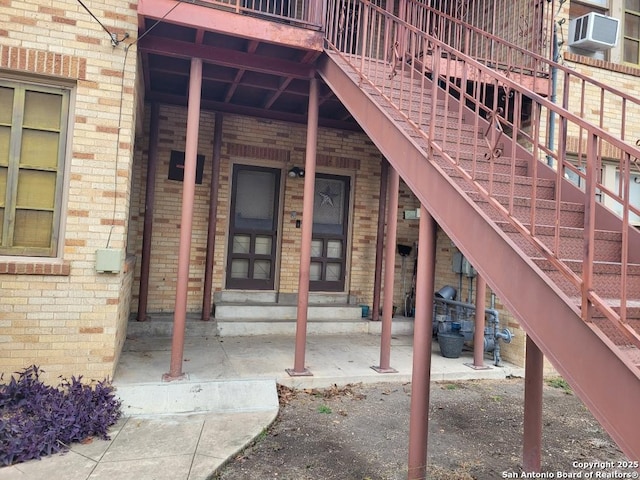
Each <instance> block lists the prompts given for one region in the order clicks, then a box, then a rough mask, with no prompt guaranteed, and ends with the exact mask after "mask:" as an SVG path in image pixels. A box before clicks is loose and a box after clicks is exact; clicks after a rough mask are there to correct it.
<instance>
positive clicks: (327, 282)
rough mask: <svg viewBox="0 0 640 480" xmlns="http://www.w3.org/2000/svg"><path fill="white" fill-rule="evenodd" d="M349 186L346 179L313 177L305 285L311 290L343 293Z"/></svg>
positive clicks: (319, 175) (330, 176)
mask: <svg viewBox="0 0 640 480" xmlns="http://www.w3.org/2000/svg"><path fill="white" fill-rule="evenodd" d="M349 185H350V178H349V177H342V176H336V175H322V174H318V175H317V176H316V183H315V198H314V203H313V234H312V240H311V270H310V282H309V289H310V290H312V291H316V292H317V291H327V292H342V291H344V280H345V271H346V258H347V257H346V255H347V232H348V225H349V223H348V221H349Z"/></svg>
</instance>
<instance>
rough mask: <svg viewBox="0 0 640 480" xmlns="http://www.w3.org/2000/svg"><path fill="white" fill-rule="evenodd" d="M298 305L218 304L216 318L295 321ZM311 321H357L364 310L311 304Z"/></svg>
mask: <svg viewBox="0 0 640 480" xmlns="http://www.w3.org/2000/svg"><path fill="white" fill-rule="evenodd" d="M297 312H298V307H297V305H284V304H281V303H272V304H266V303H265V304H249V303H231V302H220V303H216V308H215V318H216V320H218V321H222V320H234V319H242V320H276V321H277V320H295V319H296V318H297ZM307 318H308V319H309V320H331V321H337V320H347V321H356V320H360V319H361V318H362V309H361V307H360V306H359V305H347V304H343V305H338V304H336V305H313V304H310V305H309V308H308V312H307Z"/></svg>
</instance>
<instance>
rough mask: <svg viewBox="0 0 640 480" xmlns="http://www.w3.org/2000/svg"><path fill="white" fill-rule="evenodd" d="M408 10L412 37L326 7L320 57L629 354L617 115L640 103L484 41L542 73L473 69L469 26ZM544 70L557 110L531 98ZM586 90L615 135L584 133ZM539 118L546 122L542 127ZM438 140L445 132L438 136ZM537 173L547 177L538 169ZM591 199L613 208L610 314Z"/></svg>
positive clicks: (379, 20) (364, 5)
mask: <svg viewBox="0 0 640 480" xmlns="http://www.w3.org/2000/svg"><path fill="white" fill-rule="evenodd" d="M412 4H414V5H415V4H416V2H412ZM418 5H420V7H421V8H423V9H424V10H423V11H422V13H420V14H419V15H414V16H413V17H412V19H413V20H414V22H413V23H416V22H415V20H416V19H419V23H420V24H419V25H417V26H416V25H414V24H411V23H409V22H408V21H404V20H402V19H400V18H398V17H397V16H395V15H394V14H392V13H391V12H389V11H387V10H385V9H383V8H381V7H379V6H377V5H375V4H373V3H371V2H370V1H369V0H330V1H329V5H328V10H327V24H326V47H327V49H328V51H329V52H333V54H337V55H339V56H340V57H341V58H342V60H343V61H345V62H347V63H348V64H349V65H350V66H351V68H352V69H353V70H354V72H356V73H357V75H358V78H359V79H360V82H361V83H362V84H363V85H364V84H365V83H366V84H368V85H369V86H370V88H373V89H374V90H375V91H376V92H377V93H378V94H379V95H381V96H382V97H383V98H384V100H385V101H386V102H387V103H388V104H389V105H390V106H391V107H392V108H393V109H394V110H395V111H396V113H398V114H400V115H401V116H402V118H404V120H405V121H406V122H407V123H408V124H410V125H411V126H412V127H413V129H414V130H415V131H416V132H417V133H418V134H419V135H421V136H422V138H423V139H424V140H425V141H426V142H427V145H428V147H429V148H428V152H427V153H428V157H429V160H430V161H442V160H445V161H446V162H447V163H448V165H449V166H451V167H455V168H456V169H457V171H458V173H459V174H461V175H463V176H464V177H465V178H467V179H468V180H469V181H472V182H473V183H474V184H475V185H476V188H477V190H478V191H479V192H480V193H481V195H482V198H483V199H484V200H486V201H487V202H489V203H490V204H491V205H493V206H494V207H496V208H497V209H498V210H499V211H501V212H502V214H503V216H504V218H505V219H506V220H507V221H509V222H510V223H511V224H512V225H513V226H514V227H515V228H516V229H517V230H518V231H520V232H521V233H522V234H524V236H525V237H526V238H528V239H529V240H530V241H531V242H532V244H533V246H534V247H535V248H536V249H537V251H538V252H539V253H540V255H541V256H542V258H545V259H547V260H548V261H549V262H550V263H551V264H552V265H553V267H554V268H555V269H556V270H557V271H558V272H560V273H561V274H562V275H563V276H564V278H566V279H567V280H569V281H570V282H571V283H572V284H573V285H574V286H575V287H576V288H577V289H578V290H579V295H580V297H581V311H582V318H583V319H584V320H585V321H591V320H592V318H593V314H594V310H595V311H598V312H600V313H601V315H603V316H604V317H606V318H608V319H609V321H611V322H612V323H613V324H614V325H615V326H616V327H618V328H619V329H620V330H621V331H622V332H623V333H625V335H626V337H627V339H628V341H629V342H630V344H635V345H636V346H640V336H639V335H638V334H637V333H636V332H635V331H634V330H633V329H631V328H629V327H628V325H627V324H626V314H627V272H628V269H629V265H630V263H631V261H630V260H635V261H639V260H640V259H638V258H632V259H630V258H629V252H628V245H629V236H630V235H631V234H633V233H635V232H632V229H631V228H630V224H629V217H630V214H632V213H633V214H636V215H640V210H639V209H638V208H637V207H636V206H634V205H631V204H630V203H629V174H628V173H629V169H630V164H631V163H632V160H633V159H635V158H640V150H639V149H638V148H637V147H636V146H635V145H633V144H630V143H629V142H627V141H625V138H624V137H625V135H624V134H625V127H626V124H625V120H624V118H625V114H629V113H630V110H631V109H632V108H631V107H633V108H635V107H636V106H637V107H638V109H639V111H640V101H639V100H638V99H635V98H633V97H631V96H629V95H627V94H625V93H623V92H619V91H617V90H615V89H612V88H610V87H608V86H606V85H603V84H600V83H598V82H595V81H592V80H591V79H588V78H585V77H584V76H583V75H581V74H579V73H577V72H574V71H572V70H570V69H568V68H566V67H564V66H562V65H559V64H557V63H556V62H553V61H551V60H547V59H545V58H544V57H542V56H540V55H537V54H529V53H528V52H526V50H524V49H522V48H520V47H517V46H515V45H514V46H511V45H509V44H508V42H506V41H505V40H502V39H499V38H497V37H496V36H492V35H485V38H489V39H490V40H492V41H494V42H495V43H499V44H500V45H505V46H509V48H512V50H513V51H517V52H518V55H527V54H528V55H529V57H527V58H529V59H530V60H531V65H542V66H545V67H544V68H542V67H540V68H538V67H536V68H534V69H533V70H532V69H528V70H527V69H520V70H516V69H512V68H506V69H499V68H494V67H495V65H497V64H499V63H500V62H498V61H497V60H498V59H494V60H496V61H490V60H491V59H490V58H489V59H487V58H482V59H481V61H480V60H478V59H476V58H473V57H472V56H470V55H468V54H467V53H465V51H468V52H471V49H470V45H471V33H473V34H474V35H476V34H477V35H482V32H481V31H480V30H479V29H478V28H477V27H474V26H472V25H468V24H466V23H464V22H462V21H460V20H458V19H453V17H451V16H450V15H448V14H447V13H442V12H439V11H437V10H436V9H433V8H430V7H429V6H428V5H425V4H418ZM400 13H402V12H400ZM443 31H447V32H448V33H447V34H446V36H445V37H444V39H443V38H440V37H442V32H443ZM452 39H454V40H452ZM445 40H446V41H445ZM451 44H453V46H452V45H451ZM455 47H460V48H461V49H457V48H455ZM488 60H489V61H488ZM525 63H526V62H525ZM552 69H557V71H559V72H562V73H563V74H564V78H563V79H562V86H563V91H562V101H561V103H560V104H557V103H554V102H552V101H551V100H550V99H549V98H547V95H546V94H548V92H549V91H550V89H547V88H540V87H541V86H542V84H541V83H539V79H540V78H544V82H545V85H546V84H548V82H550V81H551V80H550V79H551V77H550V76H549V75H547V76H546V77H545V75H541V74H540V75H538V74H535V73H536V72H551V70H552ZM527 73H528V75H527ZM532 73H533V75H532ZM573 78H575V79H578V80H579V86H580V89H579V91H578V94H577V96H578V97H579V98H580V101H579V102H577V105H575V106H573V108H572V109H571V110H570V109H569V103H570V102H569V97H570V95H571V92H572V90H571V87H572V85H573V84H574V83H573ZM593 88H595V89H598V91H599V92H600V93H599V95H598V101H599V104H600V106H601V107H602V106H604V105H605V103H606V102H605V99H606V100H607V101H609V100H608V99H609V98H611V99H614V100H615V101H617V102H618V103H619V104H620V105H622V106H623V109H622V112H621V113H622V115H621V117H622V120H621V123H620V126H619V128H612V127H615V125H613V126H612V125H611V122H609V123H607V124H606V125H605V122H604V120H603V116H602V113H600V115H599V116H598V117H597V118H596V121H595V122H594V121H592V120H590V118H589V115H587V112H588V111H589V109H588V108H587V104H588V103H587V99H586V92H587V91H588V90H589V89H593ZM541 92H542V93H541ZM572 98H573V97H572ZM469 111H471V112H472V113H473V117H474V119H473V121H472V122H468V123H465V122H464V121H463V120H462V117H463V116H464V115H465V114H468V113H469ZM551 118H553V119H554V120H555V119H557V122H554V123H553V125H551V126H550V123H551V122H550V119H551ZM526 119H530V120H531V121H530V123H526V122H525V120H526ZM436 125H447V126H448V128H446V129H441V128H440V129H437V128H436ZM605 127H606V128H605ZM465 128H466V129H469V128H470V129H471V130H472V132H471V133H472V134H471V135H469V136H468V137H467V138H466V139H463V135H462V132H463V130H464V129H465ZM445 130H448V131H450V132H451V131H453V132H455V133H454V134H447V133H446V132H445V133H443V132H444V131H445ZM469 138H471V139H472V140H469ZM551 140H553V141H551ZM464 142H467V143H466V144H465V143H464ZM571 151H573V155H574V158H575V160H574V162H576V163H578V164H579V165H585V166H586V168H585V170H584V172H582V171H581V170H579V169H577V168H576V167H575V165H574V162H572V161H569V160H568V159H567V157H568V156H569V157H570V152H571ZM605 154H606V156H605ZM530 155H533V158H534V160H537V161H534V162H532V163H531V165H530V169H529V172H528V173H529V176H530V177H531V186H530V192H529V198H530V199H531V204H530V207H529V208H530V216H529V218H527V219H522V217H521V216H518V215H517V209H518V207H517V205H515V202H514V197H515V185H516V177H517V175H516V164H517V159H518V158H526V156H530ZM605 158H606V159H607V160H610V161H613V162H616V163H617V165H618V168H619V169H620V172H621V175H620V178H621V182H620V185H619V187H618V188H617V189H615V190H612V189H610V188H607V187H605V185H603V184H602V182H601V181H600V180H599V178H598V176H599V171H600V167H601V165H602V163H603V159H605ZM480 161H487V162H489V166H490V168H489V180H488V184H487V182H486V180H485V179H484V177H483V176H482V175H480V174H479V172H478V171H477V165H478V163H479V162H480ZM500 162H507V163H509V164H510V171H509V173H508V174H507V175H508V176H509V180H508V181H509V195H508V204H507V205H504V204H503V203H502V202H501V198H500V194H499V193H498V192H497V191H496V190H495V186H494V183H493V178H494V176H493V173H494V171H496V169H497V168H498V166H499V163H500ZM547 164H551V165H552V167H553V168H552V169H549V168H548V166H547ZM567 171H573V172H574V173H576V174H577V175H578V176H579V177H580V183H582V184H583V187H582V191H583V193H582V194H580V192H579V190H578V189H577V188H576V187H575V186H574V185H572V184H570V183H569V182H568V181H567V180H565V172H567ZM544 176H547V177H551V178H554V179H555V180H556V181H555V199H554V200H550V202H552V203H553V216H554V218H553V219H551V220H546V221H545V222H544V225H548V226H550V227H551V228H553V229H554V235H553V237H554V239H553V242H552V243H551V245H549V243H548V242H545V241H544V239H542V238H541V235H539V234H538V232H537V231H536V224H537V223H538V220H539V219H540V217H541V215H542V213H541V210H542V209H541V207H539V206H538V205H537V202H536V200H537V191H538V187H539V185H540V183H541V178H543V177H544ZM596 193H598V194H599V195H600V196H603V197H605V198H606V199H607V200H606V203H607V204H609V203H611V202H613V203H618V204H620V205H621V206H622V227H621V229H620V234H621V243H622V258H621V262H620V269H621V270H620V292H621V295H620V298H619V299H616V301H619V302H620V308H619V309H618V310H617V309H615V308H613V306H612V305H611V303H612V302H611V299H607V298H606V293H600V292H599V291H598V289H597V288H596V287H595V284H594V270H593V269H594V245H595V230H596V211H597V210H599V209H603V208H604V207H603V206H602V205H599V204H598V202H597V201H596ZM565 198H580V199H581V200H580V202H581V203H583V204H584V219H585V220H584V255H583V258H582V260H583V267H584V268H583V269H582V271H581V272H580V273H575V272H574V271H573V270H572V269H571V266H570V264H569V263H567V262H566V261H565V260H563V259H562V258H561V255H560V244H561V230H562V227H561V213H562V209H561V204H562V201H563V200H564V199H565ZM591 307H594V308H591Z"/></svg>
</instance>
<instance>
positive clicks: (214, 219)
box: [202, 113, 224, 321]
mask: <svg viewBox="0 0 640 480" xmlns="http://www.w3.org/2000/svg"><path fill="white" fill-rule="evenodd" d="M223 118H224V116H223V115H222V113H216V120H215V122H216V123H215V126H214V130H213V160H212V161H211V187H210V188H211V190H210V191H209V228H208V231H207V257H206V258H207V259H206V261H205V265H204V288H203V290H204V292H203V294H202V320H203V321H207V320H209V319H210V318H211V306H212V298H211V292H212V290H213V257H214V254H215V248H216V223H218V184H219V178H220V152H221V150H222V119H223Z"/></svg>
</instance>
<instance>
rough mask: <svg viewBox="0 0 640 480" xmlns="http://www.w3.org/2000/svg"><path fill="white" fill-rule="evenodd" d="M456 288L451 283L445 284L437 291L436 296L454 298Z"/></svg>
mask: <svg viewBox="0 0 640 480" xmlns="http://www.w3.org/2000/svg"><path fill="white" fill-rule="evenodd" d="M456 293H457V292H456V289H455V288H453V287H452V286H451V285H445V286H444V287H442V288H441V289H440V290H438V291H437V292H436V297H438V298H443V299H444V300H454V299H455V298H456Z"/></svg>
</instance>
